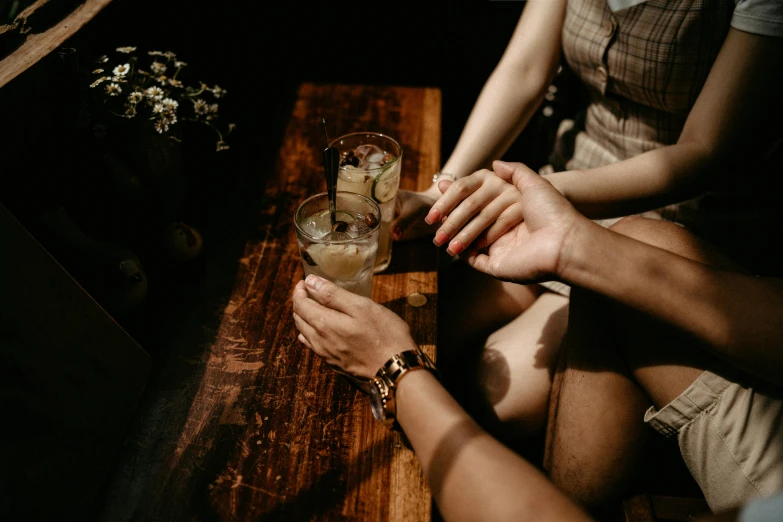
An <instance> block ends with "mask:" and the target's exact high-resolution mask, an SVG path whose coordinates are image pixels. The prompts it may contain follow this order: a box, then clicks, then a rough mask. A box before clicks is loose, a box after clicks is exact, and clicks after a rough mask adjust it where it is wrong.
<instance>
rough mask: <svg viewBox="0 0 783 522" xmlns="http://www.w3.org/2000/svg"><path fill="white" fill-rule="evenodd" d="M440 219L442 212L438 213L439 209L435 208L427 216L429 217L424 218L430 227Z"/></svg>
mask: <svg viewBox="0 0 783 522" xmlns="http://www.w3.org/2000/svg"><path fill="white" fill-rule="evenodd" d="M439 219H440V212H438V210H437V209H434V208H433V209H432V210H430V213H429V214H427V217H425V218H424V221H425V222H426V223H427V224H428V225H432V224H433V223H435V222H436V221H437V220H439Z"/></svg>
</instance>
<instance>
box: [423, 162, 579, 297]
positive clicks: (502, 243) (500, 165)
mask: <svg viewBox="0 0 783 522" xmlns="http://www.w3.org/2000/svg"><path fill="white" fill-rule="evenodd" d="M492 166H493V169H494V173H493V172H490V171H479V172H483V173H484V174H483V175H482V179H484V180H485V181H486V180H487V179H490V178H489V176H495V178H496V179H494V180H492V181H489V182H488V183H487V185H490V186H491V187H493V188H492V191H488V194H490V195H491V194H495V195H496V197H495V198H494V199H493V200H492V202H491V203H490V205H494V204H495V203H494V202H495V201H499V202H500V203H498V204H497V206H496V207H493V208H494V209H495V211H493V212H487V213H486V214H485V215H486V216H492V215H497V216H500V215H501V214H503V213H504V212H507V213H508V214H509V219H508V220H496V221H495V222H489V221H487V220H485V219H484V216H482V215H481V213H480V214H479V215H478V216H476V217H474V218H473V219H472V220H470V221H466V220H465V216H466V215H467V216H469V215H475V211H473V210H471V209H472V208H473V207H472V203H470V202H468V200H467V199H466V198H465V197H462V198H460V197H459V194H463V192H462V191H461V190H460V189H459V187H457V190H456V191H455V192H457V194H456V196H457V197H453V198H452V194H450V191H451V189H452V187H453V185H452V186H451V187H449V188H448V189H447V190H446V191H445V193H444V195H443V198H449V199H447V200H446V202H447V204H446V205H444V206H443V208H444V209H451V210H450V211H449V214H448V216H447V217H446V219H445V220H444V223H443V227H447V230H454V231H456V234H455V235H456V237H460V234H462V231H463V230H464V229H467V230H468V232H467V233H466V237H471V236H475V238H476V239H474V240H472V245H471V246H470V247H469V248H468V249H467V250H466V251H465V253H464V254H463V255H461V256H460V257H461V258H463V259H465V261H467V262H468V264H470V265H471V266H472V267H473V268H475V269H476V270H479V271H481V272H484V273H487V274H489V275H491V276H494V277H496V278H498V279H501V280H504V281H514V282H517V283H525V284H527V283H536V282H542V281H549V280H552V279H557V277H558V276H557V274H558V264H559V263H560V262H561V260H562V257H563V256H564V254H565V253H566V251H565V248H566V239H567V238H568V237H569V235H570V234H572V233H575V231H576V230H577V229H582V228H584V227H583V226H582V225H584V224H589V223H591V222H590V221H589V220H588V219H587V218H585V217H584V216H582V215H581V214H579V213H578V212H577V211H576V210H575V209H574V207H573V206H572V205H571V204H570V203H569V202H568V200H566V198H565V197H563V195H562V194H560V192H558V190H557V189H556V188H555V187H553V186H552V184H551V183H549V182H548V181H547V180H545V179H544V178H542V177H541V176H539V175H538V174H537V173H536V172H533V171H532V170H530V169H529V168H527V167H526V166H525V165H523V164H521V163H506V162H503V161H495V162H494V163H493V164H492ZM482 185H484V183H482ZM511 190H513V191H515V192H516V195H513V194H511V192H510V191H511ZM471 194H472V193H471ZM482 197H483V196H482ZM451 201H456V204H453V203H451ZM509 202H511V203H510V204H508V203H509ZM439 203H440V200H439V201H438V203H437V204H439ZM437 204H436V205H437ZM466 204H467V205H468V208H467V209H462V208H461V207H462V206H463V205H466ZM504 205H505V207H504V210H501V211H500V212H499V213H498V212H496V210H497V209H500V208H501V207H503V206H504ZM436 208H437V207H436ZM452 219H455V221H456V222H457V223H458V225H457V226H452V225H451V224H450V223H449V222H450V220H452ZM476 220H479V223H477V224H475V226H474V225H473V222H474V221H476ZM477 230H481V231H482V232H481V233H480V234H478V235H475V234H476V231H477Z"/></svg>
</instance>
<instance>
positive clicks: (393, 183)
mask: <svg viewBox="0 0 783 522" xmlns="http://www.w3.org/2000/svg"><path fill="white" fill-rule="evenodd" d="M395 166H396V162H395V163H393V164H392V165H391V166H390V167H389V168H388V169H385V170H384V171H383V172H381V173H380V174H378V175H377V176H375V179H374V180H373V182H372V192H371V193H372V198H373V199H374V200H375V201H377V202H378V203H386V202H387V201H391V200H392V199H394V196H396V195H397V187H398V186H399V184H400V177H399V176H398V175H397V172H399V171H398V170H397V169H396V168H395Z"/></svg>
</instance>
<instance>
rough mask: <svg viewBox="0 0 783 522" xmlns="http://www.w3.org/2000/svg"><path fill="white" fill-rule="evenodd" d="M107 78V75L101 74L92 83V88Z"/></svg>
mask: <svg viewBox="0 0 783 522" xmlns="http://www.w3.org/2000/svg"><path fill="white" fill-rule="evenodd" d="M106 80H107V78H106V77H105V76H101V77H100V78H98V79H97V80H95V81H94V82H92V83H91V84H90V88H95V87H97V86H98V85H100V84H101V83H103V82H104V81H106Z"/></svg>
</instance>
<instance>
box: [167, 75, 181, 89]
mask: <svg viewBox="0 0 783 522" xmlns="http://www.w3.org/2000/svg"><path fill="white" fill-rule="evenodd" d="M169 85H171V86H172V87H178V88H180V89H181V88H182V82H181V81H179V80H177V79H176V78H169Z"/></svg>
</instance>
